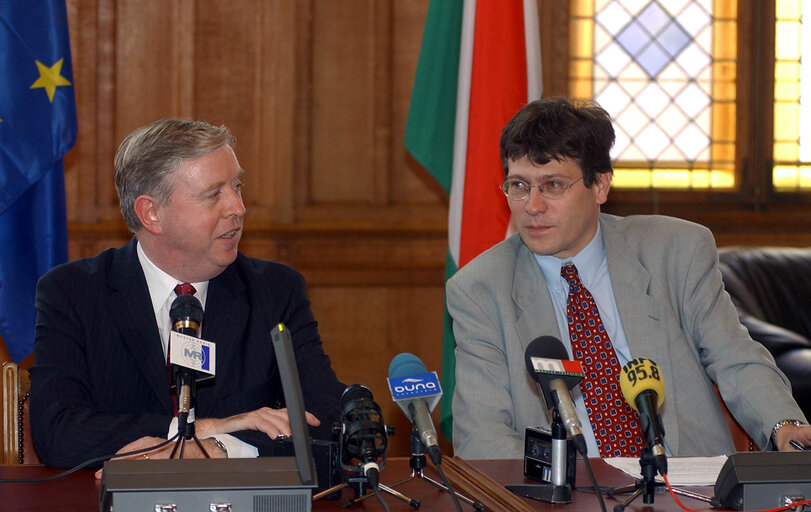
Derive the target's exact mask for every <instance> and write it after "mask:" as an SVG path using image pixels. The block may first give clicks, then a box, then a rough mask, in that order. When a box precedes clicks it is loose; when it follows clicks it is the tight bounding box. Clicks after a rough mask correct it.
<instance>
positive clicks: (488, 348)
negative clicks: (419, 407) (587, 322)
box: [446, 214, 805, 459]
mask: <svg viewBox="0 0 811 512" xmlns="http://www.w3.org/2000/svg"><path fill="white" fill-rule="evenodd" d="M600 226H601V230H602V234H603V239H604V242H605V250H606V256H607V261H608V271H609V275H610V277H611V284H612V287H613V290H614V295H615V298H616V301H617V306H618V309H619V312H620V318H621V320H622V325H623V327H624V329H625V334H626V336H627V338H628V343H629V346H630V349H631V353H632V354H633V357H647V358H649V359H651V360H653V361H655V362H656V363H657V364H658V365H659V367H660V369H661V371H662V375H663V378H664V383H665V401H664V404H663V405H662V407H661V408H660V414H661V416H662V422H663V423H664V429H665V440H666V442H667V444H668V446H669V447H670V450H671V451H672V453H673V455H717V454H728V453H732V452H734V451H735V450H734V447H733V444H732V440H731V438H730V435H729V431H728V429H727V426H726V423H725V421H724V417H723V413H722V412H721V409H720V406H719V404H718V401H717V399H716V397H715V393H714V391H713V388H712V383H713V382H715V383H716V384H717V385H718V388H719V390H720V392H721V396H723V398H724V401H725V402H726V404H727V406H728V407H729V409H730V411H732V413H733V415H734V416H735V418H736V419H737V420H738V422H739V423H740V424H741V426H743V427H744V429H746V431H747V432H748V433H749V434H750V435H751V436H752V438H753V439H754V440H755V441H756V442H757V444H758V445H759V446H760V447H761V448H763V447H766V446H767V445H768V444H769V436H770V434H771V428H772V426H773V425H774V424H775V423H777V422H778V421H780V420H781V419H799V420H802V421H805V417H804V416H803V413H802V411H801V410H800V408H799V407H798V406H797V404H796V403H795V402H794V400H793V399H792V397H791V390H790V387H789V383H788V380H787V379H786V377H785V375H783V374H782V372H780V370H778V369H777V367H776V366H775V364H774V360H773V358H772V357H771V355H770V354H769V353H768V351H767V350H766V349H765V348H764V347H763V346H762V345H760V344H759V343H757V342H754V341H752V339H751V338H750V337H749V334H748V332H747V331H746V328H744V327H743V326H741V324H740V322H739V321H738V315H737V312H736V311H735V308H734V306H733V305H732V302H731V301H730V299H729V295H727V293H726V292H725V291H724V285H723V282H722V281H721V274H720V272H719V271H718V256H717V252H716V247H715V241H714V239H713V237H712V234H711V233H710V231H709V230H708V229H706V228H705V227H703V226H699V225H697V224H693V223H691V222H687V221H683V220H679V219H674V218H669V217H661V216H632V217H625V218H621V217H615V216H611V215H607V214H601V215H600ZM446 296H447V304H448V310H449V311H450V314H451V316H452V317H453V331H454V335H455V337H456V343H457V347H456V389H455V392H454V395H453V447H454V453H455V454H456V455H460V456H462V457H465V458H468V459H487V458H520V457H522V456H523V453H524V445H523V437H524V429H525V428H526V427H528V426H548V424H549V418H548V414H549V413H548V411H547V410H546V408H545V406H544V402H543V398H542V397H541V396H540V395H539V394H538V390H537V386H536V385H535V382H534V381H533V380H532V379H531V378H530V377H529V375H528V373H527V370H526V365H525V363H524V352H525V350H526V347H527V345H529V343H530V342H531V341H532V340H534V339H536V338H538V337H539V336H554V337H556V338H559V337H560V331H559V329H558V323H557V320H556V317H555V312H554V310H553V306H552V300H551V298H550V296H549V291H548V288H547V285H546V281H545V279H544V276H543V273H542V272H541V270H540V268H539V267H538V264H537V263H536V261H535V259H534V258H533V255H532V253H531V252H530V250H529V249H528V248H527V247H526V246H525V245H524V244H523V242H522V241H521V238H520V237H519V236H518V235H517V234H516V235H513V236H511V237H510V238H509V239H507V240H505V241H504V242H502V243H499V244H498V245H496V246H494V247H493V248H491V249H490V250H488V251H486V252H484V253H482V254H481V255H480V256H479V257H477V258H476V259H474V260H473V261H471V262H470V263H468V264H467V265H465V266H464V267H463V268H462V269H461V270H459V272H457V273H456V275H454V276H453V278H451V279H450V280H449V281H448V283H447V288H446ZM581 421H583V423H584V424H587V423H588V419H587V418H581Z"/></svg>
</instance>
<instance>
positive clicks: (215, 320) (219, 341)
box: [199, 264, 270, 414]
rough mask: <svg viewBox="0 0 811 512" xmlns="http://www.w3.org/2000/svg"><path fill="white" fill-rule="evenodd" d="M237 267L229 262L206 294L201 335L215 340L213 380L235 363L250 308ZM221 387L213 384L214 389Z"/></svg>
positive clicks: (244, 286)
mask: <svg viewBox="0 0 811 512" xmlns="http://www.w3.org/2000/svg"><path fill="white" fill-rule="evenodd" d="M236 267H237V265H236V264H231V265H229V266H228V267H227V268H226V269H225V271H223V273H222V274H220V275H219V276H217V277H215V278H214V279H212V280H211V281H210V282H209V286H208V293H207V296H206V305H205V317H204V319H203V333H202V338H203V339H204V340H207V341H211V342H214V343H216V354H217V356H216V359H217V361H216V376H215V378H216V379H227V378H228V372H229V370H230V369H232V368H233V365H234V364H235V363H234V357H235V354H236V353H237V352H238V350H237V349H238V347H239V343H240V340H241V339H242V338H243V337H244V336H245V329H246V327H247V325H248V317H249V314H250V310H251V308H250V303H249V301H248V296H247V293H246V290H247V287H246V284H245V281H244V280H243V279H242V277H241V276H240V274H239V272H238V271H237V268H236ZM269 332H270V331H268V333H269ZM268 336H269V334H268ZM268 343H270V340H268ZM223 388H224V386H216V389H217V390H218V391H217V392H219V390H222V389H223ZM211 398H212V400H211V402H210V403H217V401H218V399H219V396H213V397H211ZM210 403H209V404H208V405H210ZM199 405H200V407H201V409H202V410H201V411H200V413H201V414H205V413H206V410H205V409H204V408H205V407H206V404H204V403H200V404H199Z"/></svg>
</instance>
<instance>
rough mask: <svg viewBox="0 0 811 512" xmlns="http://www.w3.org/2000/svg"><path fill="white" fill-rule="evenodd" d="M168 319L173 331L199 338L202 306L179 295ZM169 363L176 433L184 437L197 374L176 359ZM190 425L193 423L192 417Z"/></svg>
mask: <svg viewBox="0 0 811 512" xmlns="http://www.w3.org/2000/svg"><path fill="white" fill-rule="evenodd" d="M169 319H170V320H171V322H172V330H173V331H175V332H177V333H180V334H185V335H187V336H192V337H194V338H199V337H200V324H201V323H202V322H203V306H202V304H200V301H199V300H198V299H197V297H195V296H194V295H191V294H187V295H179V296H178V297H177V298H176V299H175V300H174V301H173V302H172V306H171V307H170V308H169ZM195 354H196V352H195ZM201 357H202V356H201ZM170 363H171V365H172V375H173V377H174V382H175V384H176V386H177V411H178V415H177V418H178V432H180V433H181V434H182V435H186V432H184V431H186V430H187V424H188V423H189V422H188V419H189V416H190V412H191V411H193V410H194V404H193V403H192V402H193V400H194V396H193V394H194V390H193V389H192V387H193V386H194V383H195V382H196V380H197V372H196V371H195V370H194V369H192V368H190V367H188V366H185V365H183V364H182V363H181V361H178V360H176V358H170ZM190 423H192V424H193V423H194V416H193V415H192V416H191V422H190Z"/></svg>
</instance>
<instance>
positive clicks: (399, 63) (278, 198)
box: [65, 0, 450, 455]
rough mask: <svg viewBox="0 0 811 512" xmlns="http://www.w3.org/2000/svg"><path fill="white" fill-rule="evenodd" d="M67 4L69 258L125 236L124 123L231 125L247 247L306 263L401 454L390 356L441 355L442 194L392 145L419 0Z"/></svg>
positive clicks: (344, 358) (327, 322) (319, 312)
mask: <svg viewBox="0 0 811 512" xmlns="http://www.w3.org/2000/svg"><path fill="white" fill-rule="evenodd" d="M67 4H68V16H69V22H70V34H71V44H72V54H73V64H74V70H73V72H74V78H75V91H76V96H77V103H78V115H79V138H78V142H77V144H76V147H75V148H74V149H73V150H72V151H71V152H70V154H69V155H68V157H67V158H66V162H65V163H66V187H67V202H68V220H69V250H70V258H71V259H77V258H82V257H87V256H93V255H95V254H96V253H98V252H99V251H101V250H103V249H106V248H108V247H111V246H121V245H123V244H124V243H126V241H127V240H128V238H129V234H128V233H127V231H126V228H125V226H124V223H123V221H122V220H121V215H120V212H119V209H118V200H117V196H116V191H115V187H114V182H113V175H112V162H113V156H114V154H115V150H116V148H117V146H118V144H119V143H120V141H121V140H122V138H123V137H124V136H125V135H127V134H128V133H129V132H131V131H132V130H133V129H135V128H137V127H138V126H141V125H143V124H146V123H148V122H150V121H153V120H155V119H158V118H162V117H184V118H193V119H200V120H205V121H208V122H211V123H214V124H221V123H222V124H225V125H227V126H228V127H229V128H230V129H231V130H232V132H233V133H234V134H235V136H236V138H237V156H238V158H239V160H240V163H241V164H242V166H243V167H244V168H245V169H246V170H247V173H246V176H245V189H244V198H245V202H246V206H247V209H248V215H247V220H246V233H245V236H244V237H243V242H242V244H241V249H242V251H243V252H244V253H246V254H248V255H250V256H255V257H259V258H266V259H272V260H277V261H281V262H284V263H286V264H289V265H291V266H293V267H295V268H297V269H299V270H300V271H302V272H303V273H304V275H305V277H306V278H307V284H308V291H309V294H310V298H311V300H312V307H313V310H314V312H315V315H316V318H317V319H318V320H319V328H320V331H321V334H322V337H323V339H324V343H325V347H326V350H327V351H328V353H329V354H330V356H331V357H332V361H333V365H334V367H335V369H336V371H337V372H338V375H339V377H340V378H341V380H342V381H344V382H346V383H347V384H350V383H355V382H360V383H364V384H366V385H368V386H369V387H370V388H371V389H372V391H373V392H374V395H375V399H376V401H377V402H378V403H379V404H380V405H381V407H382V408H383V415H384V419H385V420H386V422H387V423H392V424H395V426H396V428H397V430H398V432H399V433H398V434H397V435H395V436H394V437H393V438H392V439H391V448H390V451H389V454H390V455H405V454H407V450H408V435H409V424H408V422H407V420H406V419H405V418H404V416H403V415H402V413H401V412H400V411H399V410H398V409H397V408H396V406H394V404H393V403H392V402H391V398H390V395H389V392H388V389H387V386H386V380H385V378H386V375H387V373H388V364H389V362H390V361H391V359H392V357H393V356H395V355H396V354H398V353H400V352H405V351H409V352H413V353H415V354H417V355H419V357H421V358H422V359H423V361H424V362H425V364H426V365H427V366H428V368H429V369H436V370H437V371H438V370H439V369H440V362H441V351H440V348H441V338H442V312H443V284H444V264H445V252H446V215H447V197H446V195H445V194H444V192H443V191H442V189H441V188H440V187H439V186H438V185H437V184H436V183H435V182H434V180H433V179H432V178H431V177H430V176H429V175H428V173H427V172H426V171H425V170H424V169H422V168H421V167H420V166H419V165H418V164H417V163H416V162H415V161H414V160H413V159H411V158H410V157H409V155H408V154H407V152H406V151H405V148H404V147H403V143H402V140H403V131H404V127H405V121H406V116H407V111H408V102H409V97H410V94H411V83H412V80H413V76H414V71H415V68H416V63H417V58H418V55H419V47H420V43H421V38H422V28H423V23H424V18H425V14H426V11H427V7H428V1H427V0H406V1H392V0H232V1H228V2H225V1H221V0H198V1H195V0H171V1H167V0H67ZM302 377H303V378H306V375H305V376H302ZM446 449H447V450H448V451H449V450H450V448H449V447H447V445H446Z"/></svg>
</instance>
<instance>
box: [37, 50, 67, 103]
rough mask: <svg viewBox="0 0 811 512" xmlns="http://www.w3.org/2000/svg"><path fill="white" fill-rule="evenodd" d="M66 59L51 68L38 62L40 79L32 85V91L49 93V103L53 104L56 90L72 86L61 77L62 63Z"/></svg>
mask: <svg viewBox="0 0 811 512" xmlns="http://www.w3.org/2000/svg"><path fill="white" fill-rule="evenodd" d="M64 60H65V59H64V58H62V59H59V60H58V61H56V64H54V65H53V66H51V67H48V66H46V65H45V64H43V63H42V62H40V61H36V62H37V69H38V70H39V78H37V81H36V82H34V83H33V84H31V89H39V88H43V89H45V92H46V93H48V101H50V102H51V103H53V102H54V94H56V88H57V87H62V86H63V85H70V82H69V81H68V80H67V79H66V78H65V77H63V76H62V75H61V73H62V61H64Z"/></svg>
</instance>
